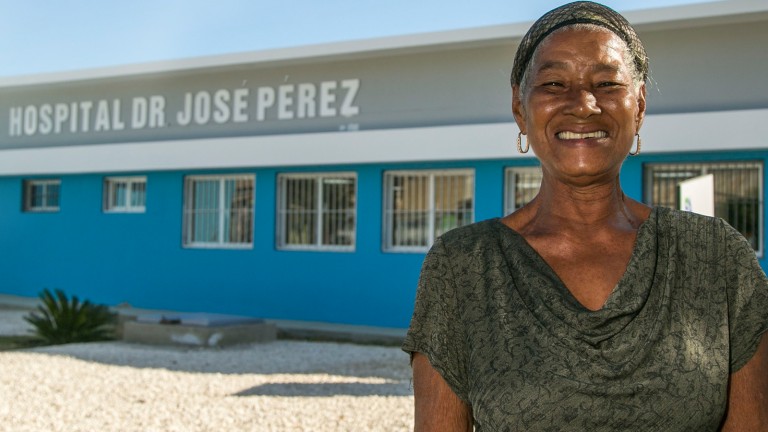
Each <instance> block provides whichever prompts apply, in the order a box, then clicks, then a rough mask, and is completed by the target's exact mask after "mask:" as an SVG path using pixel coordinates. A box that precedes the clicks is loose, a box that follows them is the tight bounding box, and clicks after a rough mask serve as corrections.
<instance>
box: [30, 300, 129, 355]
mask: <svg viewBox="0 0 768 432" xmlns="http://www.w3.org/2000/svg"><path fill="white" fill-rule="evenodd" d="M39 297H40V300H41V302H42V304H41V305H39V306H38V307H37V310H36V311H34V312H30V313H29V315H27V316H25V317H24V319H25V320H26V321H27V322H29V323H30V324H32V325H33V326H34V327H35V335H36V336H37V337H38V338H40V339H42V340H44V341H45V342H46V343H49V344H65V343H72V342H93V341H100V340H109V339H113V338H114V336H113V333H114V323H115V320H116V314H114V313H113V312H111V311H110V310H109V308H108V307H106V306H104V305H97V304H93V303H91V302H89V301H88V300H85V301H83V302H80V300H79V299H78V298H77V297H76V296H72V299H71V300H70V299H68V298H67V295H66V294H64V292H63V291H61V290H55V292H54V293H52V292H51V291H50V290H48V289H45V290H43V292H41V293H40V296H39Z"/></svg>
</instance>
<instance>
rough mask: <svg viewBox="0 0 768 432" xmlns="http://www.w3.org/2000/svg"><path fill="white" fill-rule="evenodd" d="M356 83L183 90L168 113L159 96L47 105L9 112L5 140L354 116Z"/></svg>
mask: <svg viewBox="0 0 768 432" xmlns="http://www.w3.org/2000/svg"><path fill="white" fill-rule="evenodd" d="M359 90H360V80H359V79H345V80H340V81H323V82H320V83H319V84H314V83H299V84H283V85H279V86H274V87H272V86H261V87H257V88H255V89H250V88H247V87H245V88H235V89H226V88H221V89H215V90H211V91H208V90H200V91H195V92H185V93H184V94H183V95H182V96H181V97H180V100H179V101H177V103H176V104H175V105H176V106H178V108H176V109H173V110H169V105H170V104H169V103H168V96H165V95H161V94H157V95H149V96H134V97H130V98H113V99H100V100H81V101H75V102H55V101H49V102H44V103H41V104H30V105H17V106H12V107H10V109H9V110H8V116H7V119H8V128H7V130H8V137H9V138H23V137H31V136H35V135H59V134H87V133H93V132H105V131H129V130H141V129H147V128H149V129H155V128H168V127H187V126H190V125H197V126H206V125H212V124H218V125H221V124H227V123H235V124H236V123H248V122H264V121H266V120H267V119H268V118H273V119H276V120H295V119H313V118H335V117H345V118H349V117H354V116H357V115H358V114H359V113H360V107H359V106H358V105H357V101H356V97H357V94H358V91H359Z"/></svg>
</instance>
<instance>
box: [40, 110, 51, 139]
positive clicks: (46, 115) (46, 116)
mask: <svg viewBox="0 0 768 432" xmlns="http://www.w3.org/2000/svg"><path fill="white" fill-rule="evenodd" d="M51 114H53V106H51V104H44V105H43V106H41V107H40V124H39V128H38V130H39V131H40V133H41V134H43V135H48V134H49V133H51V131H52V130H53V119H51Z"/></svg>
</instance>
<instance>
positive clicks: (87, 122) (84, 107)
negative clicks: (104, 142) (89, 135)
mask: <svg viewBox="0 0 768 432" xmlns="http://www.w3.org/2000/svg"><path fill="white" fill-rule="evenodd" d="M91 108H93V102H91V101H84V102H80V112H81V113H82V114H83V122H82V126H81V128H80V129H81V130H82V131H83V132H88V131H89V130H90V128H91Z"/></svg>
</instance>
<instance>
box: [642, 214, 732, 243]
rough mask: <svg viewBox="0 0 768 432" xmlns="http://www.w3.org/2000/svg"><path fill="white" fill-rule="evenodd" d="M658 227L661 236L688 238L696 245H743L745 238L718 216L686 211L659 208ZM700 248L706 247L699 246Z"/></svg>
mask: <svg viewBox="0 0 768 432" xmlns="http://www.w3.org/2000/svg"><path fill="white" fill-rule="evenodd" d="M655 210H656V212H657V219H658V222H657V225H658V227H659V230H660V234H662V235H663V234H664V233H668V234H671V235H674V236H675V237H677V238H687V239H689V240H693V241H695V242H696V243H707V244H711V243H713V242H722V241H723V240H725V243H729V244H731V243H733V242H736V243H741V242H744V241H745V240H744V236H743V235H742V233H740V232H739V231H738V230H737V229H735V228H733V227H732V226H731V225H730V224H728V222H726V221H725V220H723V219H722V218H719V217H716V216H705V215H701V214H698V213H693V212H689V211H684V210H676V209H672V208H666V207H657V208H656V209H655ZM698 246H706V245H704V244H699V245H698Z"/></svg>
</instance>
